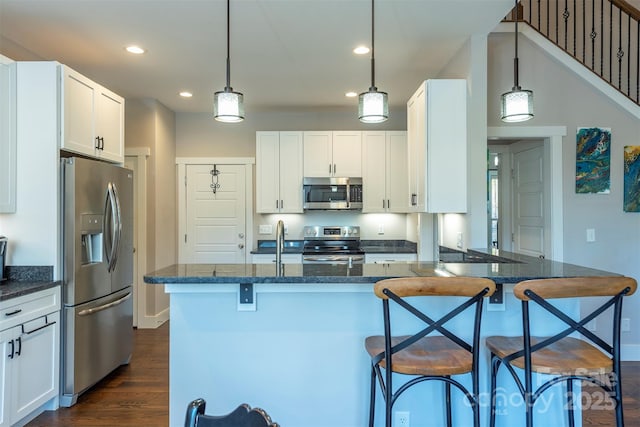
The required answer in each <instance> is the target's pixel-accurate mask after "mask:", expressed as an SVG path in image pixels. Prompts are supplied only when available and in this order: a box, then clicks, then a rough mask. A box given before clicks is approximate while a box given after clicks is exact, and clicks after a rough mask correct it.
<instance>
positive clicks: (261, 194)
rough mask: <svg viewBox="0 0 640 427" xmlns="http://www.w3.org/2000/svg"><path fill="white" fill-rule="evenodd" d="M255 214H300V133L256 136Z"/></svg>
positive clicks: (275, 133)
mask: <svg viewBox="0 0 640 427" xmlns="http://www.w3.org/2000/svg"><path fill="white" fill-rule="evenodd" d="M256 211H257V212H259V213H302V132H256Z"/></svg>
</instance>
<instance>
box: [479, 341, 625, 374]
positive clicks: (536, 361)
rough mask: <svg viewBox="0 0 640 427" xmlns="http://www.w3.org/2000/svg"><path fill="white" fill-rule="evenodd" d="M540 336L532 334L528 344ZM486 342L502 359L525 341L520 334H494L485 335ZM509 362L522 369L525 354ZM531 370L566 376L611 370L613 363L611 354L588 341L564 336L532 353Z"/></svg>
mask: <svg viewBox="0 0 640 427" xmlns="http://www.w3.org/2000/svg"><path fill="white" fill-rule="evenodd" d="M543 339H544V338H541V337H531V344H532V345H535V344H537V343H539V342H540V341H542V340H543ZM486 345H487V347H488V348H489V350H491V352H492V353H493V354H495V355H496V356H498V357H499V358H501V359H504V358H505V357H507V356H508V355H510V354H513V353H515V352H517V351H519V350H522V349H523V348H524V341H523V338H522V337H521V336H520V337H502V336H493V337H488V338H487V341H486ZM510 363H511V364H512V365H513V366H516V367H518V368H520V369H524V356H522V357H519V358H517V359H514V360H512V361H511V362H510ZM531 370H532V371H534V372H538V373H544V374H558V373H562V374H564V375H569V374H571V373H575V372H580V373H581V374H585V373H588V374H590V375H602V374H607V373H609V372H611V371H612V370H613V362H612V360H611V357H609V356H607V355H606V354H604V353H603V352H601V351H600V350H598V349H597V348H596V347H595V346H593V345H591V344H589V343H588V342H586V341H583V340H580V339H577V338H571V337H567V338H563V339H561V340H560V341H556V342H555V343H553V344H550V345H549V346H547V347H545V348H543V349H540V350H538V351H536V352H533V353H531Z"/></svg>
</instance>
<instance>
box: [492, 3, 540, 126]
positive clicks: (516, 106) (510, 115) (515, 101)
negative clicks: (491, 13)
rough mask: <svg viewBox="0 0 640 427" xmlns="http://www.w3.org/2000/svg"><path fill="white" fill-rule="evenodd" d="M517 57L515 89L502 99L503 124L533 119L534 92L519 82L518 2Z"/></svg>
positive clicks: (514, 74)
mask: <svg viewBox="0 0 640 427" xmlns="http://www.w3.org/2000/svg"><path fill="white" fill-rule="evenodd" d="M514 11H515V14H516V16H515V46H516V48H515V56H514V58H513V88H512V89H511V91H509V92H506V93H503V94H502V96H501V99H500V101H501V102H500V119H501V120H502V121H503V122H507V123H514V122H524V121H526V120H529V119H531V118H532V117H533V92H532V91H530V90H525V89H522V88H521V87H520V84H519V82H518V19H519V18H520V16H519V13H518V0H516V1H515V9H514Z"/></svg>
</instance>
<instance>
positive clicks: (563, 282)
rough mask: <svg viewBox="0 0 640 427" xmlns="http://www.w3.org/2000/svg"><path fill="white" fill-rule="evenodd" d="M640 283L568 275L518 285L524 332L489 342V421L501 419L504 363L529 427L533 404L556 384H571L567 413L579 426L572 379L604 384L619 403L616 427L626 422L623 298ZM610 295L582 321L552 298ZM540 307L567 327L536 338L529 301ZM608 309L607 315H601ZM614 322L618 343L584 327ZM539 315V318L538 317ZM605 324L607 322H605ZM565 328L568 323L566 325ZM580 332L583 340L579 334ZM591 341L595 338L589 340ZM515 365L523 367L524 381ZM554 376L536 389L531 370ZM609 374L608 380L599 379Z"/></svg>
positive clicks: (528, 281)
mask: <svg viewBox="0 0 640 427" xmlns="http://www.w3.org/2000/svg"><path fill="white" fill-rule="evenodd" d="M636 287H637V283H636V281H635V280H634V279H632V278H630V277H575V278H567V279H540V280H527V281H524V282H520V283H518V284H517V285H516V286H515V287H514V289H513V293H514V295H515V296H516V297H517V298H518V299H520V300H521V301H522V326H523V336H519V337H504V336H492V337H488V338H487V340H486V345H487V347H488V348H489V350H490V351H491V417H490V423H489V425H490V426H491V427H494V426H495V422H496V377H497V375H498V369H499V368H500V366H501V365H504V366H505V367H506V368H507V370H508V371H509V372H510V373H511V376H512V377H513V379H514V381H515V383H516V385H517V387H518V389H519V391H520V393H521V394H522V397H523V399H524V404H525V411H526V426H527V427H533V405H534V404H535V402H536V400H537V399H538V398H539V397H540V396H541V395H542V393H543V392H544V391H545V390H547V389H549V388H550V387H551V386H553V385H555V384H559V383H563V382H564V383H566V388H567V396H566V397H567V402H566V408H567V415H568V417H569V426H571V427H573V426H574V424H575V420H574V413H573V381H588V382H591V383H593V384H596V385H598V386H600V387H601V388H602V389H603V390H604V391H605V392H607V394H608V395H609V396H610V397H611V398H612V399H613V400H614V402H615V404H616V408H615V410H616V426H617V427H622V426H624V420H623V415H622V389H621V385H620V382H621V377H620V318H621V316H622V298H623V297H624V296H629V295H632V294H633V293H634V292H635V290H636ZM607 296H608V297H611V298H609V299H607V300H606V302H604V303H603V304H601V305H599V306H598V307H597V308H596V309H595V310H594V311H592V312H591V313H590V314H588V315H587V316H586V317H584V318H583V319H581V320H579V321H576V320H574V319H572V318H571V317H569V316H568V315H567V314H565V313H563V312H562V311H561V310H559V309H558V308H557V307H556V306H554V305H553V304H551V303H550V302H549V301H548V300H551V299H555V298H583V297H607ZM532 302H533V303H535V305H537V306H539V307H541V308H542V309H543V310H542V311H543V312H548V313H550V314H551V315H553V316H554V317H555V318H557V319H560V320H561V321H562V322H563V323H566V325H567V326H568V327H567V328H566V329H564V330H562V331H559V332H558V333H557V334H555V335H553V336H551V337H534V336H531V324H532V318H531V310H530V307H529V304H530V303H532ZM612 306H613V312H612V310H609V311H608V312H607V313H608V316H607V314H605V316H604V317H602V316H601V315H602V314H603V313H605V311H607V309H609V308H610V307H612ZM599 316H600V317H601V319H606V318H607V317H612V319H611V320H610V323H609V324H611V326H612V330H613V336H612V337H613V338H612V341H613V344H609V343H607V342H606V340H605V339H603V338H602V337H601V336H598V335H596V334H595V333H594V332H592V331H589V330H587V329H586V328H585V325H586V324H587V323H589V322H590V321H592V320H593V319H596V318H598V317H599ZM536 317H538V316H536ZM601 324H604V323H602V322H601ZM563 327H564V325H563ZM570 334H573V335H574V336H575V335H577V334H579V335H581V337H580V338H576V337H574V336H569V335H570ZM588 341H591V343H590V342H588ZM515 368H519V369H522V370H524V384H523V383H522V381H521V380H520V378H519V377H518V372H517V371H516V369H515ZM533 372H536V373H542V374H548V375H552V376H553V378H552V379H550V380H548V381H546V382H544V383H543V384H542V385H540V386H539V387H538V388H537V389H536V390H534V389H533V382H532V373H533ZM604 374H607V376H608V379H607V380H606V381H604V380H601V379H600V377H601V376H602V375H604Z"/></svg>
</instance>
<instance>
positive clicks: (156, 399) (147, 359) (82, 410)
mask: <svg viewBox="0 0 640 427" xmlns="http://www.w3.org/2000/svg"><path fill="white" fill-rule="evenodd" d="M134 340H135V341H134V351H133V357H132V359H131V363H130V364H129V365H128V366H122V367H120V368H118V369H117V370H116V371H115V372H113V373H112V374H111V375H109V376H108V377H106V378H105V379H104V380H102V381H101V382H100V383H98V384H97V385H96V386H95V387H93V388H92V389H91V390H90V391H88V392H87V393H85V394H83V395H81V396H80V398H79V399H78V403H77V404H76V405H74V406H73V407H71V408H60V409H59V410H57V411H49V412H45V413H43V414H42V415H40V416H39V417H37V418H36V419H35V420H33V421H32V422H31V423H29V424H27V426H28V427H35V426H43V427H44V426H47V427H49V426H64V427H74V426H81V427H94V426H108V427H134V426H135V427H139V426H145V427H166V426H167V425H168V423H169V324H168V323H165V324H164V325H162V326H161V327H159V328H158V329H137V330H135V332H134ZM622 375H623V380H622V387H623V395H624V414H625V424H626V425H627V426H640V362H624V363H623V369H622ZM582 395H583V403H584V404H588V403H591V405H590V406H591V408H590V409H588V410H586V411H584V412H583V424H582V425H583V426H584V427H594V426H613V425H615V421H614V420H615V418H614V414H613V411H611V410H609V409H610V407H611V405H608V404H607V403H606V402H602V401H601V400H600V397H599V396H601V395H600V394H599V389H595V388H589V387H588V386H585V387H584V388H583V390H582ZM587 396H589V397H587ZM185 408H186V403H185ZM300 427H303V426H300Z"/></svg>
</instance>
